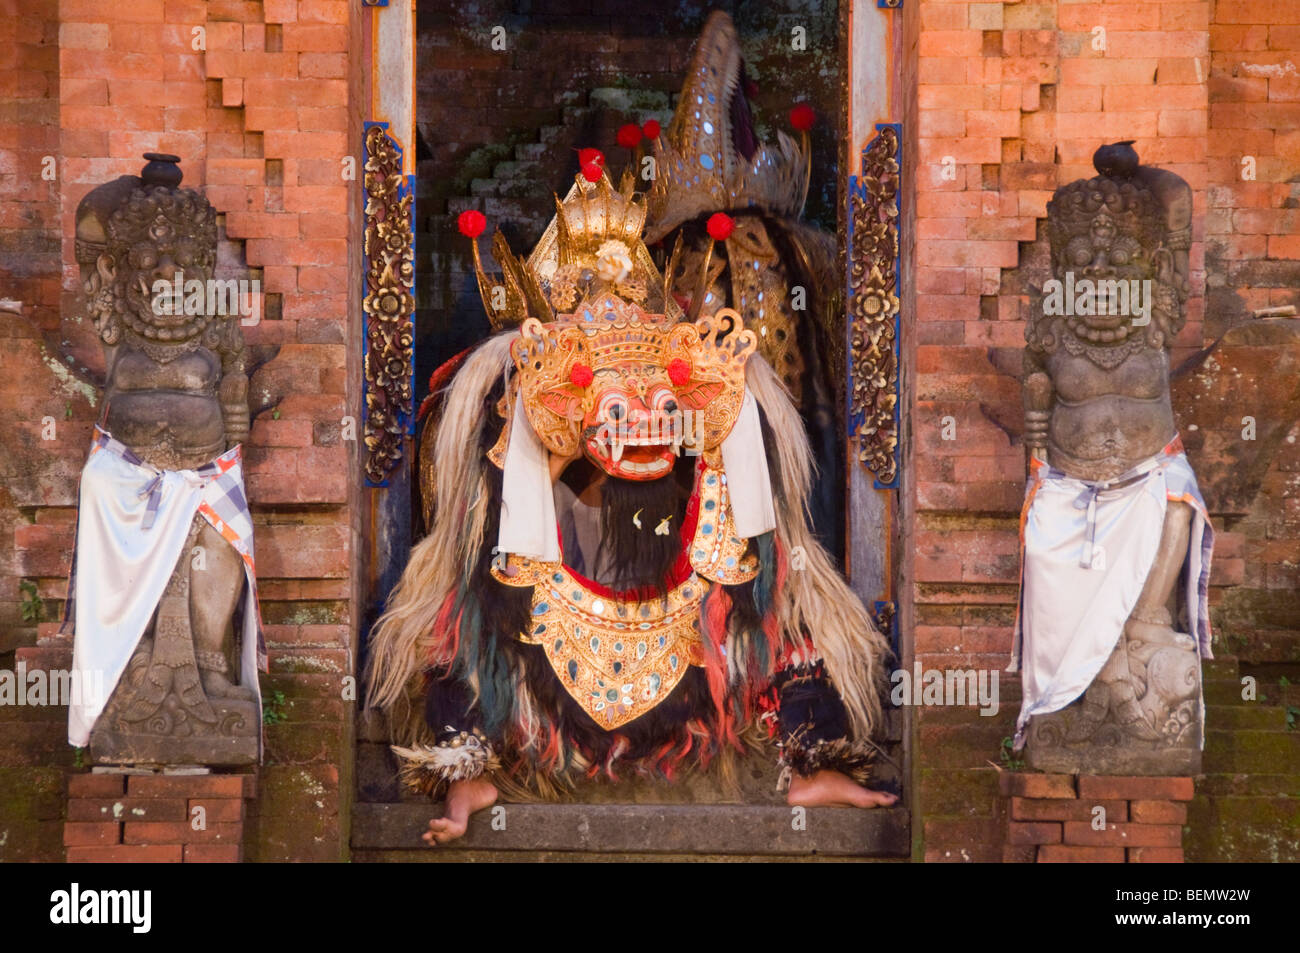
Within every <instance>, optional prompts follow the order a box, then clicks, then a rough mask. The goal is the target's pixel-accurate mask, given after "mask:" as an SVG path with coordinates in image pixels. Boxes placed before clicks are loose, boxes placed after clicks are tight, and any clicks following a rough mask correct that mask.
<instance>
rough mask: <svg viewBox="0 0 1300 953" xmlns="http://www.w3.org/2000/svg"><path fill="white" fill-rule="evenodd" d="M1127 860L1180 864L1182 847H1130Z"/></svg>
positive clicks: (1132, 861)
mask: <svg viewBox="0 0 1300 953" xmlns="http://www.w3.org/2000/svg"><path fill="white" fill-rule="evenodd" d="M1128 862H1129V863H1130V864H1181V863H1182V862H1183V849H1182V848H1181V847H1130V848H1129V849H1128Z"/></svg>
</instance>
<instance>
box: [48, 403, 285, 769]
mask: <svg viewBox="0 0 1300 953" xmlns="http://www.w3.org/2000/svg"><path fill="white" fill-rule="evenodd" d="M195 513H199V514H201V515H202V516H203V518H204V519H205V520H207V522H208V523H209V524H210V525H211V526H212V527H213V528H214V529H216V531H217V532H218V533H220V534H221V536H222V538H223V539H225V540H226V541H227V542H228V543H230V545H231V546H233V547H234V548H235V551H236V552H238V553H239V555H240V557H241V558H242V560H243V563H244V573H245V577H246V579H247V581H248V586H247V590H246V598H245V603H244V613H243V617H244V618H243V623H244V627H243V638H242V653H241V659H240V683H241V684H242V685H243V686H245V687H248V688H251V689H252V690H253V692H254V693H255V694H257V696H258V705H259V710H260V705H261V694H260V691H259V686H258V680H257V672H258V670H259V669H261V670H263V671H265V670H266V650H265V647H264V644H263V642H262V622H261V616H260V615H259V611H258V602H257V576H256V572H255V565H254V562H253V520H252V516H251V514H250V513H249V510H248V501H247V498H246V497H245V495H244V478H243V468H242V465H241V448H240V447H239V446H238V445H237V446H235V447H232V448H231V449H230V450H227V451H226V452H225V453H223V454H222V455H221V456H219V457H216V458H215V459H213V460H212V461H211V462H210V463H205V464H204V465H203V466H201V467H198V468H197V469H194V470H159V469H158V468H157V467H153V466H150V465H149V464H146V463H144V462H143V461H141V460H140V459H139V458H138V457H137V456H136V455H135V454H134V453H132V452H131V450H130V449H129V448H128V447H126V446H125V445H124V444H122V443H121V442H120V441H117V440H114V439H113V438H112V436H110V435H109V434H108V432H107V431H105V430H103V429H101V428H99V427H96V428H95V438H94V440H93V441H92V442H91V446H90V457H89V459H87V461H86V466H85V468H84V469H83V470H82V473H81V489H80V494H79V509H78V514H77V540H76V549H75V551H74V553H73V564H72V577H71V579H70V580H69V583H68V592H69V601H68V608H67V611H66V613H65V619H64V627H65V629H66V627H67V625H68V624H69V623H72V624H73V626H74V637H73V648H72V668H73V684H77V679H78V678H80V684H82V685H83V686H84V685H95V686H99V685H102V686H103V690H102V691H96V692H94V693H93V694H92V693H87V692H82V693H80V695H81V697H80V699H77V698H76V697H74V699H73V704H72V705H70V706H69V709H68V743H69V744H72V745H75V746H77V747H84V746H85V745H86V744H87V743H88V742H89V740H90V732H91V729H93V728H94V726H95V722H96V720H97V719H98V718H99V716H100V715H101V714H102V713H103V710H104V706H105V705H106V704H107V703H108V699H109V697H110V696H111V695H112V694H113V690H114V688H116V687H117V683H118V680H119V679H120V678H121V677H122V673H123V672H124V671H125V670H126V666H127V663H128V662H129V661H130V660H131V655H132V654H133V653H134V652H135V649H136V646H137V645H138V644H139V642H140V638H141V637H142V636H143V635H144V633H145V630H146V629H147V628H148V627H149V622H150V620H151V619H152V618H153V614H154V610H155V609H157V607H158V602H159V600H160V599H161V598H162V595H163V590H164V589H165V588H166V587H167V581H168V580H169V579H170V578H171V574H172V570H173V569H175V567H176V562H177V560H178V559H179V558H180V557H181V550H182V549H183V548H184V546H185V540H186V538H187V537H188V535H189V530H190V525H191V523H192V522H193V520H194V515H195Z"/></svg>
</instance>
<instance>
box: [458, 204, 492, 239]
mask: <svg viewBox="0 0 1300 953" xmlns="http://www.w3.org/2000/svg"><path fill="white" fill-rule="evenodd" d="M456 227H457V228H459V229H460V233H461V234H462V235H464V236H465V237H466V238H478V237H479V236H480V235H482V234H483V229H485V228H487V219H486V218H484V217H483V213H482V212H480V211H478V209H472V208H470V209H466V210H465V211H463V212H461V213H460V215H459V216H458V217H457V218H456Z"/></svg>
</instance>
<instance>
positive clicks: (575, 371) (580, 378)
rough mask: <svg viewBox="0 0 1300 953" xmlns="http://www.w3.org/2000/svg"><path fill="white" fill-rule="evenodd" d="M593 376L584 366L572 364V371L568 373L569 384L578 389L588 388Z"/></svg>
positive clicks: (588, 368)
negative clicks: (574, 385)
mask: <svg viewBox="0 0 1300 953" xmlns="http://www.w3.org/2000/svg"><path fill="white" fill-rule="evenodd" d="M595 376H596V375H595V374H593V373H592V371H591V368H590V367H588V366H587V365H586V364H574V365H573V368H572V370H570V371H569V380H570V382H572V383H573V384H576V385H577V386H578V387H588V386H590V385H591V382H592V380H593V379H594V378H595Z"/></svg>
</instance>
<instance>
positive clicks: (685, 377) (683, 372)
mask: <svg viewBox="0 0 1300 953" xmlns="http://www.w3.org/2000/svg"><path fill="white" fill-rule="evenodd" d="M668 379H669V380H671V381H672V382H673V386H675V387H682V386H684V385H685V384H686V383H687V382H688V381H689V380H690V379H691V365H690V362H689V361H687V360H686V359H685V358H680V357H677V358H674V359H673V360H671V361H669V362H668Z"/></svg>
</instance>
